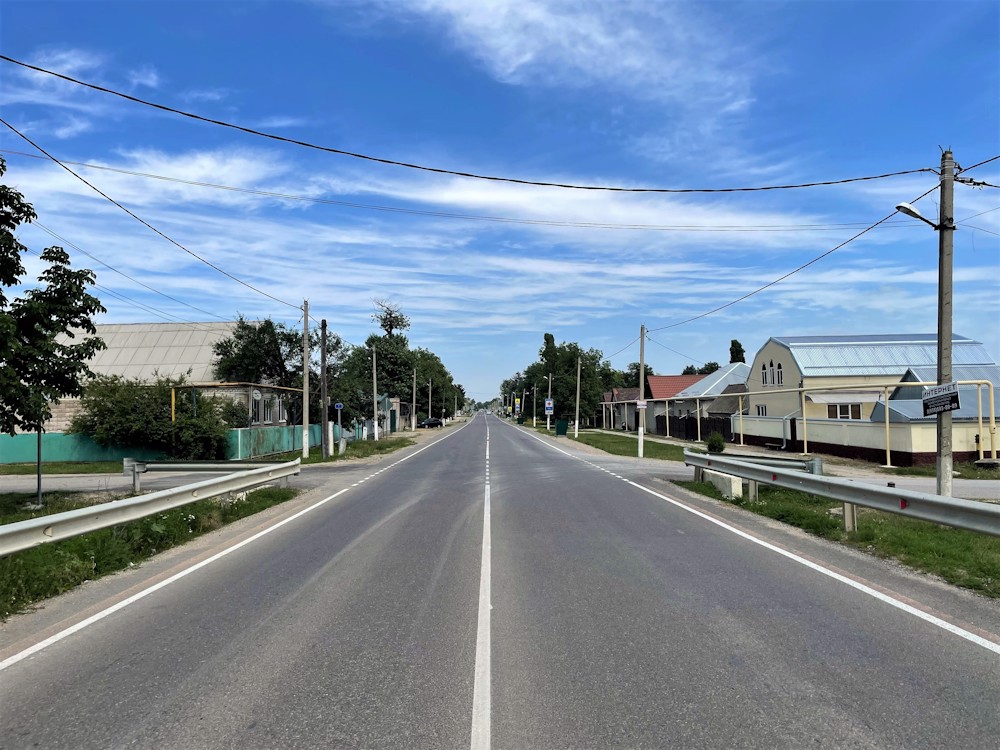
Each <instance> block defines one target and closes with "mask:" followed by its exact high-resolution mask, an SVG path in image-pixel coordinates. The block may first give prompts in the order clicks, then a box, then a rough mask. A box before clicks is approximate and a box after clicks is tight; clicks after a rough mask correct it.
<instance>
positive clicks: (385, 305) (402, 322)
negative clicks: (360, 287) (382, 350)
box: [372, 299, 410, 336]
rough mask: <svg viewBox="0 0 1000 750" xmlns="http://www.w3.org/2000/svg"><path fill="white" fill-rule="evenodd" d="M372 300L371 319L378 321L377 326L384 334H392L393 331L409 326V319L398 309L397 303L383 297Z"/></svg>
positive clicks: (402, 329)
mask: <svg viewBox="0 0 1000 750" xmlns="http://www.w3.org/2000/svg"><path fill="white" fill-rule="evenodd" d="M372 302H373V303H374V304H375V312H373V313H372V320H374V321H375V322H376V323H378V327H379V328H381V329H382V330H383V331H385V335H386V336H392V334H393V332H395V331H405V330H406V329H407V328H409V327H410V319H409V317H407V316H406V315H404V314H403V311H402V310H400V309H399V305H397V304H395V303H393V302H390V301H389V300H385V299H375V300H372Z"/></svg>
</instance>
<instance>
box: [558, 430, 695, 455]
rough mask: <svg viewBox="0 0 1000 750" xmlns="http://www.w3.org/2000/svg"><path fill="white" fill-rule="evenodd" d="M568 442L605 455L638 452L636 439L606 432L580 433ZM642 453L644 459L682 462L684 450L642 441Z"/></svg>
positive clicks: (676, 446) (669, 444)
mask: <svg viewBox="0 0 1000 750" xmlns="http://www.w3.org/2000/svg"><path fill="white" fill-rule="evenodd" d="M569 438H570V440H574V439H575V440H578V441H579V442H581V443H586V444H587V445H591V446H593V447H594V448H599V449H600V450H602V451H604V452H605V453H612V454H614V455H616V456H635V455H637V451H638V450H639V441H638V439H637V438H633V437H625V436H624V435H609V434H607V433H606V432H587V431H586V430H584V431H583V432H581V433H580V437H579V438H573V437H572V436H569ZM642 453H643V456H644V457H645V458H659V459H662V460H664V461H681V462H683V461H684V448H683V447H681V446H679V445H673V444H671V443H661V442H659V441H657V440H644V441H643V443H642Z"/></svg>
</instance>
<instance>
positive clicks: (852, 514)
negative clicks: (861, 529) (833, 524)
mask: <svg viewBox="0 0 1000 750" xmlns="http://www.w3.org/2000/svg"><path fill="white" fill-rule="evenodd" d="M857 530H858V506H856V505H855V504H854V503H844V531H857Z"/></svg>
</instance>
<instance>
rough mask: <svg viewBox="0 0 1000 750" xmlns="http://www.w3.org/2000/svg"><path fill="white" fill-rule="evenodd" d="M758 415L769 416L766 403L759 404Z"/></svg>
mask: <svg viewBox="0 0 1000 750" xmlns="http://www.w3.org/2000/svg"><path fill="white" fill-rule="evenodd" d="M757 416H758V417H766V416H767V405H766V404H757Z"/></svg>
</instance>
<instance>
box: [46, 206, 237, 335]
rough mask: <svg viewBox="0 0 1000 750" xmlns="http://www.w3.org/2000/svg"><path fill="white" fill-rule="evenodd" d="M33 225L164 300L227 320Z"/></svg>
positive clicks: (47, 229)
mask: <svg viewBox="0 0 1000 750" xmlns="http://www.w3.org/2000/svg"><path fill="white" fill-rule="evenodd" d="M31 223H32V224H33V225H34V226H36V227H38V228H39V229H41V230H42V231H43V232H46V233H47V234H48V235H49V236H51V237H53V238H54V239H56V240H58V241H59V242H62V243H64V244H66V245H68V246H69V247H71V248H73V249H74V250H76V251H78V252H81V253H83V254H84V255H86V256H87V257H88V258H90V259H91V260H94V261H96V262H98V263H100V264H101V265H102V266H104V267H105V268H107V269H108V270H109V271H114V272H115V273H116V274H118V275H119V276H122V277H124V278H126V279H128V280H129V281H131V282H133V283H135V284H138V285H139V286H141V287H143V288H144V289H148V290H149V291H151V292H153V293H155V294H158V295H160V296H161V297H164V298H166V299H168V300H170V301H171V302H176V303H177V304H179V305H184V307H190V308H191V309H192V310H195V311H197V312H200V313H204V314H205V315H210V316H211V317H213V318H218V319H219V320H226V318H223V317H222V316H221V315H216V314H215V313H213V312H209V311H208V310H202V309H201V308H200V307H195V306H194V305H191V304H188V303H187V302H184V301H182V300H179V299H177V298H176V297H171V296H170V295H169V294H166V293H165V292H161V291H160V290H159V289H155V288H153V287H151V286H149V284H144V283H143V282H141V281H139V280H138V279H136V278H133V277H132V276H129V275H128V274H127V273H125V272H124V271H120V270H119V269H117V268H115V267H114V266H112V265H109V264H107V263H105V262H104V261H103V260H101V259H100V258H98V257H97V256H96V255H92V254H91V253H88V252H87V251H86V250H84V249H83V248H82V247H80V246H79V245H75V244H73V243H72V242H70V241H69V240H67V239H66V238H65V237H62V236H60V235H59V234H57V233H56V232H53V231H52V230H51V229H49V228H48V227H47V226H45V225H44V224H42V223H41V222H40V221H38V220H37V219H36V220H35V221H32V222H31Z"/></svg>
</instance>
